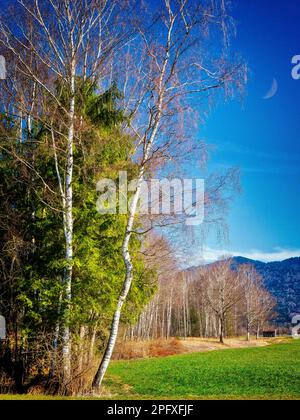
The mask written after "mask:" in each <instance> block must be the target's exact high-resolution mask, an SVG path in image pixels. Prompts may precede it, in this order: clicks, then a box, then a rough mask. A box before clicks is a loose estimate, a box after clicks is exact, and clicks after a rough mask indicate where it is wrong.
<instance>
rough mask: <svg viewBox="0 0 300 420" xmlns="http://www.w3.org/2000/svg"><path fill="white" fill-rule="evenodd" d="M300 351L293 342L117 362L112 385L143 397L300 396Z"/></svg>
mask: <svg viewBox="0 0 300 420" xmlns="http://www.w3.org/2000/svg"><path fill="white" fill-rule="evenodd" d="M299 355H300V340H299V341H296V340H291V341H289V342H288V343H284V344H277V345H271V346H269V347H263V348H247V349H234V350H222V351H215V352H210V353H193V354H188V355H181V356H172V357H166V358H160V359H149V360H142V361H132V362H115V363H113V365H112V366H111V368H110V371H109V380H108V381H107V382H106V384H107V386H109V387H110V388H111V389H113V391H114V393H115V394H116V396H119V397H124V396H127V398H130V396H131V397H133V398H137V399H139V398H149V399H164V398H167V399H172V398H175V399H181V398H182V399H189V398H191V399H211V398H213V399H248V398H249V399H253V398H254V399H300V357H299ZM124 394H125V395H124ZM126 394H127V395H126Z"/></svg>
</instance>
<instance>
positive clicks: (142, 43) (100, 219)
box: [0, 0, 274, 394]
mask: <svg viewBox="0 0 300 420" xmlns="http://www.w3.org/2000/svg"><path fill="white" fill-rule="evenodd" d="M233 33H234V26H233V22H232V19H231V17H230V14H229V10H228V8H227V1H225V0H219V1H215V0H197V1H189V0H174V1H171V0H162V1H160V2H158V3H157V4H156V5H152V4H150V3H148V4H147V2H146V4H144V2H141V1H138V0H137V1H135V0H128V1H124V0H91V1H87V0H73V1H70V0H20V1H12V2H9V7H7V8H6V9H4V10H2V11H1V21H0V54H1V55H3V57H5V60H6V66H7V78H6V80H3V81H1V82H0V92H1V93H0V94H1V109H0V179H1V183H0V296H1V299H0V313H1V315H3V316H4V317H5V319H6V325H7V337H6V339H5V340H3V341H1V348H0V351H1V363H0V383H1V388H2V391H3V392H5V391H6V390H13V391H19V392H24V391H25V392H26V390H28V389H29V388H30V387H31V386H33V385H35V384H42V385H43V387H44V388H45V389H46V390H47V392H49V393H62V394H78V393H83V392H90V391H91V389H92V388H93V390H94V392H99V389H100V388H101V384H102V381H103V378H104V376H105V374H106V371H107V368H108V365H109V363H110V360H111V357H112V354H113V351H114V348H115V344H116V340H117V336H118V332H119V329H120V324H121V326H122V328H123V330H125V331H127V333H126V335H127V337H129V336H130V337H134V338H142V339H145V338H147V339H148V338H152V337H170V336H190V335H197V336H198V335H199V336H220V339H221V340H223V339H224V336H225V334H226V333H227V334H240V332H241V331H244V328H246V331H247V333H248V334H250V332H253V331H254V330H257V329H258V328H259V327H260V325H262V324H263V323H264V322H265V320H266V319H267V318H268V316H269V315H270V313H271V311H272V308H273V306H274V304H273V301H272V298H271V297H270V296H269V295H268V293H267V292H266V291H265V290H264V289H263V287H262V285H261V281H260V279H259V277H258V276H257V275H256V273H255V272H254V271H253V270H251V269H250V268H249V267H244V268H243V269H240V270H236V271H234V270H232V269H231V267H230V262H228V261H226V262H224V263H220V264H217V265H215V266H211V267H209V268H203V269H199V270H196V271H190V272H189V271H185V272H180V270H179V269H178V267H177V262H176V260H174V258H173V257H170V258H169V259H168V258H167V254H172V247H175V246H176V243H173V244H171V247H170V246H169V245H166V244H165V239H163V238H161V236H160V234H158V233H157V231H156V229H157V228H159V230H161V229H163V228H164V227H167V226H169V225H177V224H178V225H183V224H184V217H178V216H177V215H176V214H171V215H169V216H166V215H163V216H158V215H148V216H147V217H142V216H141V215H140V214H139V207H138V204H139V199H140V195H141V189H142V184H143V182H144V180H146V181H149V182H150V180H151V178H153V176H156V177H158V178H160V177H162V174H163V176H164V177H165V176H166V174H167V176H171V174H172V173H174V171H176V173H179V172H180V171H181V169H180V167H182V164H183V163H184V162H186V161H187V160H188V159H190V158H191V157H193V158H194V157H195V156H198V158H197V160H198V161H199V162H201V163H203V162H204V161H205V160H206V158H207V155H208V152H207V150H206V148H205V146H204V145H203V142H201V141H199V140H198V138H196V137H195V130H196V128H197V126H198V124H201V122H202V121H203V119H204V116H205V114H206V113H207V111H208V110H209V107H210V105H211V103H212V100H218V99H220V98H230V97H231V96H232V95H234V94H236V93H239V92H241V91H242V89H243V86H244V84H245V82H246V78H247V72H246V67H245V65H244V63H243V61H242V59H241V58H240V57H238V56H237V55H236V54H234V53H233V52H232V51H231V50H230V38H231V36H232V34H233ZM196 104H197V109H196ZM199 111H201V112H203V115H197V112H199ZM120 171H123V172H126V173H127V178H128V181H131V180H136V188H135V190H134V191H132V192H131V193H130V203H128V202H127V201H126V202H125V203H124V201H122V199H121V198H120V199H119V202H118V208H119V210H120V211H119V212H118V214H110V213H109V212H108V213H107V214H101V213H99V212H98V211H97V207H96V203H97V199H98V196H99V192H97V189H96V185H97V183H98V182H99V181H101V180H102V179H110V180H112V181H115V182H116V183H117V182H118V178H119V173H120ZM235 181H236V171H235V170H229V171H225V172H223V173H220V174H212V175H211V177H210V178H209V180H208V182H207V188H206V191H205V203H204V204H203V205H204V207H205V218H206V222H207V223H208V224H211V225H213V224H220V225H221V224H222V223H223V219H224V217H225V215H226V211H225V210H226V205H227V202H228V200H229V198H230V197H231V191H232V189H234V187H235ZM124 206H125V208H126V211H124ZM127 208H128V212H127ZM122 209H123V211H122ZM174 241H175V242H176V240H175V239H174ZM162 250H163V251H162ZM161 252H166V258H165V260H166V261H164V263H163V261H162V254H161ZM168 264H171V266H172V265H173V268H174V270H173V269H170V265H168ZM171 271H172V272H171ZM153 298H154V299H153ZM147 305H148V307H147ZM145 308H146V309H145ZM97 367H98V369H97Z"/></svg>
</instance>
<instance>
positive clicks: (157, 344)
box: [113, 337, 284, 360]
mask: <svg viewBox="0 0 300 420" xmlns="http://www.w3.org/2000/svg"><path fill="white" fill-rule="evenodd" d="M282 341H284V339H282V338H273V339H259V340H256V339H254V338H253V339H252V340H251V341H246V339H245V338H244V337H240V338H239V337H236V338H227V339H226V340H225V344H221V343H220V342H219V341H218V339H213V338H211V339H210V338H206V339H204V338H187V339H177V338H172V339H169V340H164V339H159V340H149V341H128V342H125V343H124V342H123V343H121V342H120V343H118V345H117V347H116V350H115V352H114V356H113V359H114V360H132V359H147V358H151V357H165V356H173V355H176V354H185V353H198V352H208V351H214V350H225V349H239V348H247V347H265V346H268V345H270V344H279V343H280V342H282Z"/></svg>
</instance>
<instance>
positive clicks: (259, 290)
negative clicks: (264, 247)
mask: <svg viewBox="0 0 300 420" xmlns="http://www.w3.org/2000/svg"><path fill="white" fill-rule="evenodd" d="M167 273H168V274H167ZM169 273H170V271H166V272H165V273H161V274H159V288H158V293H157V294H156V295H155V297H154V299H152V301H151V302H150V303H149V304H148V306H147V308H146V309H145V311H143V313H142V314H141V315H140V317H139V321H138V322H137V324H135V325H132V326H131V327H130V328H128V330H127V333H126V337H127V339H131V340H136V339H139V340H150V339H158V338H166V339H169V338H170V337H184V338H187V337H202V338H212V337H215V338H219V340H220V342H221V343H224V339H225V337H226V336H229V337H232V336H235V337H236V336H241V335H243V334H245V335H246V337H247V340H248V341H250V335H251V334H252V335H254V334H255V336H256V337H257V338H259V335H260V331H261V329H262V328H264V327H266V326H268V324H269V323H272V320H273V319H274V316H275V306H276V300H275V299H274V297H273V296H272V295H271V294H270V293H269V292H268V291H267V290H266V289H265V287H264V285H263V281H262V278H261V276H260V275H259V274H258V273H257V272H256V270H255V268H254V267H253V266H251V265H242V266H240V267H238V268H236V267H235V266H234V263H233V261H232V260H231V259H225V260H224V261H220V262H217V263H214V264H212V265H209V266H203V267H199V268H196V269H190V270H184V271H178V270H177V271H175V272H174V274H173V275H172V276H170V274H169Z"/></svg>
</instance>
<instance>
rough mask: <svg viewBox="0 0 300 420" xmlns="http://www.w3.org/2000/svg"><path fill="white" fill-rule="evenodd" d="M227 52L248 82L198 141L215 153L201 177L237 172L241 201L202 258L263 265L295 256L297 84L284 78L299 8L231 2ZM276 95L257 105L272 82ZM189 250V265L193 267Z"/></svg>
mask: <svg viewBox="0 0 300 420" xmlns="http://www.w3.org/2000/svg"><path fill="white" fill-rule="evenodd" d="M232 3H233V15H234V17H235V20H236V22H237V37H236V39H235V40H234V41H233V44H232V46H233V48H234V50H237V51H239V52H240V53H241V54H242V55H243V57H244V58H245V59H246V61H247V63H248V65H249V69H250V80H249V84H248V86H247V94H246V97H245V98H244V100H243V103H241V102H239V101H238V100H234V101H231V102H228V103H226V104H223V103H220V104H218V106H217V107H216V108H215V109H214V110H213V112H212V113H211V115H210V116H209V118H208V120H207V123H206V125H205V127H203V128H202V129H201V135H202V137H204V138H205V139H206V141H207V142H208V143H210V144H214V145H215V146H216V150H215V151H214V152H213V154H212V159H211V163H210V166H209V169H212V170H216V169H222V168H227V167H231V166H239V167H240V168H241V172H242V188H243V191H242V194H241V195H240V196H239V197H237V198H236V200H235V201H234V203H233V204H232V206H231V211H230V214H229V220H228V222H229V229H230V232H229V241H226V242H223V243H219V242H218V243H217V242H216V241H214V240H213V239H208V240H207V242H206V244H205V245H204V251H203V254H204V257H206V258H207V259H215V258H218V257H220V256H222V255H223V254H225V253H226V254H227V253H229V254H234V255H244V256H247V257H250V258H256V259H261V260H264V261H270V260H282V259H285V258H289V257H293V256H296V255H300V239H299V238H300V227H299V214H300V194H299V192H300V185H299V181H300V80H298V81H296V80H294V79H293V78H292V76H291V71H292V67H293V65H292V64H291V60H292V57H293V56H294V55H299V54H300V24H299V22H300V1H299V0H288V1H283V0H272V1H270V0H251V1H250V0H247V1H245V0H242V1H237V0H235V1H233V2H232ZM274 79H275V80H276V81H277V84H278V91H277V93H276V95H275V96H273V97H272V98H271V99H263V97H264V96H266V94H267V93H268V92H269V90H270V88H271V86H272V84H273V80H274ZM200 254H201V252H200V251H199V250H195V255H194V256H193V261H192V264H196V263H198V262H200V261H201V259H202V256H201V255H200Z"/></svg>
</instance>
